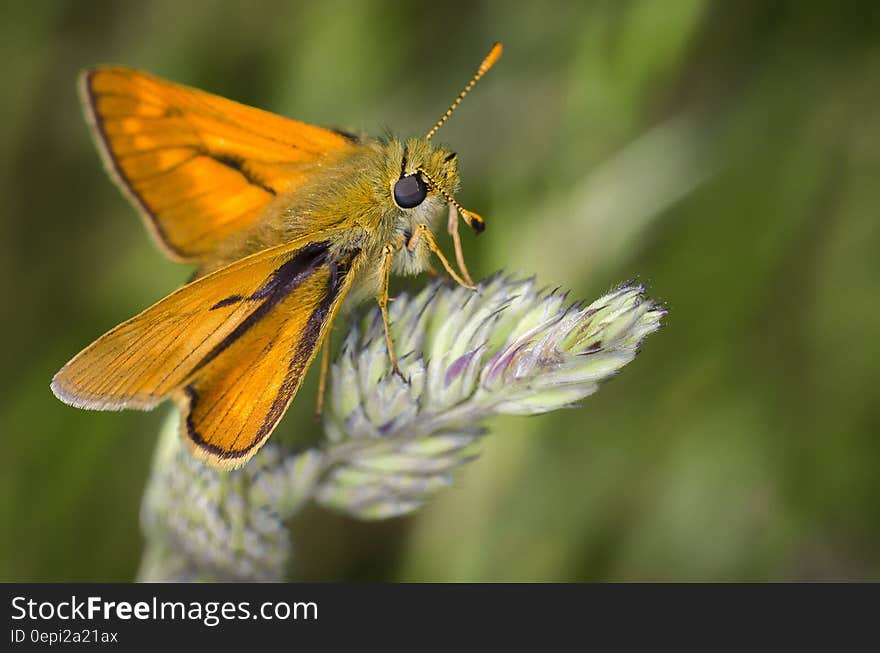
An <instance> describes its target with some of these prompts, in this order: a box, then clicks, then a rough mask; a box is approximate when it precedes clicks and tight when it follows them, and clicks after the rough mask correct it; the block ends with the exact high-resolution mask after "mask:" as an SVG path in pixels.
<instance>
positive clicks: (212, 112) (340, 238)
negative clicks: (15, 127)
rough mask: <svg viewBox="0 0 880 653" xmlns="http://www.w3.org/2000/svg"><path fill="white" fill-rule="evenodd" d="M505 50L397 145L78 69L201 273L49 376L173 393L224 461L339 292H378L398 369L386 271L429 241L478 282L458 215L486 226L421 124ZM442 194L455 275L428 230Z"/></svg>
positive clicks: (340, 297)
mask: <svg viewBox="0 0 880 653" xmlns="http://www.w3.org/2000/svg"><path fill="white" fill-rule="evenodd" d="M501 50H502V48H501V44H500V43H498V44H496V45H495V46H494V47H493V48H492V50H491V51H490V52H489V54H488V56H487V57H486V58H485V59H484V60H483V62H482V64H481V65H480V68H479V70H478V71H477V73H476V74H475V75H474V77H473V78H472V79H471V81H470V82H469V83H468V85H467V86H466V87H465V88H464V90H463V91H462V92H461V93H460V94H459V96H458V97H457V98H456V100H455V102H453V104H452V106H450V108H449V110H448V111H447V112H446V113H445V114H444V115H443V116H442V117H441V118H440V120H439V121H438V122H437V123H436V124H435V125H434V127H433V128H432V129H431V130H430V131H429V132H428V134H427V135H426V136H424V137H422V138H410V139H407V140H405V141H403V140H398V139H396V138H390V139H388V140H384V141H379V140H372V139H361V138H359V137H357V136H354V135H352V134H348V133H346V132H343V131H340V130H332V129H324V128H321V127H315V126H312V125H308V124H305V123H302V122H297V121H295V120H290V119H287V118H282V117H280V116H277V115H274V114H271V113H268V112H265V111H261V110H260V109H255V108H252V107H248V106H245V105H242V104H239V103H237V102H233V101H231V100H227V99H224V98H221V97H218V96H215V95H211V94H209V93H205V92H203V91H199V90H196V89H192V88H188V87H185V86H179V85H177V84H172V83H170V82H167V81H164V80H161V79H158V78H156V77H153V76H151V75H148V74H146V73H142V72H138V71H135V70H131V69H128V68H121V67H115V66H106V67H98V68H94V69H92V70H88V71H86V72H85V73H84V74H83V75H82V78H81V92H82V97H83V102H84V105H85V108H86V114H87V116H88V118H89V120H90V122H91V124H92V127H93V129H94V133H95V138H96V141H97V143H98V147H99V149H100V151H101V155H102V157H103V159H104V163H105V166H106V168H107V170H108V172H109V173H110V175H111V176H112V177H113V179H114V181H115V182H116V183H117V185H118V186H119V187H120V188H121V189H122V191H123V192H124V193H125V194H126V195H127V196H128V197H129V199H130V200H131V201H132V203H133V204H134V205H135V206H136V207H137V208H138V209H139V210H140V212H141V214H142V215H143V218H144V222H145V223H146V225H147V227H148V228H149V229H150V231H151V233H152V234H153V236H154V238H155V240H156V242H157V243H158V244H159V246H160V247H161V248H162V250H163V251H164V252H165V254H166V255H167V256H168V257H169V258H171V259H172V260H176V261H186V262H192V263H196V264H197V265H198V270H197V273H196V277H195V280H194V281H192V282H190V283H188V284H187V285H185V286H183V287H182V288H180V289H179V290H177V291H175V292H173V293H172V294H171V295H169V296H168V297H166V298H165V299H162V300H161V301H159V302H157V303H156V304H154V305H153V306H151V307H150V308H148V309H146V310H145V311H143V312H141V313H139V314H138V315H136V316H135V317H133V318H131V319H130V320H128V321H127V322H123V323H122V324H120V325H119V326H117V327H116V328H115V329H112V330H111V331H109V332H108V333H106V334H104V335H103V336H101V337H100V338H98V340H96V341H95V342H94V343H92V344H91V345H89V346H88V347H86V348H85V349H84V350H83V351H81V352H80V353H79V354H78V355H77V356H75V357H74V358H73V359H72V360H71V361H70V362H69V363H67V365H65V366H64V367H63V368H62V369H61V370H60V371H59V372H58V373H57V374H56V375H55V377H54V379H53V380H52V391H53V392H54V393H55V395H56V396H57V397H58V398H59V399H61V400H62V401H64V402H65V403H68V404H70V405H72V406H76V407H79V408H91V409H98V410H120V409H122V408H138V409H142V410H148V409H151V408H153V407H154V406H156V405H157V404H159V403H160V402H161V401H163V400H164V399H166V398H169V397H170V398H172V399H174V400H175V401H176V402H177V404H178V405H179V406H180V410H181V426H180V430H181V435H182V437H183V438H184V439H185V440H186V441H187V442H188V443H189V444H190V448H191V450H192V451H193V453H194V454H195V455H196V456H197V457H199V458H201V459H204V460H206V461H208V462H209V463H211V464H213V465H215V466H218V467H222V468H227V469H229V468H235V467H239V466H241V465H243V464H244V463H245V462H247V461H248V459H250V457H251V456H253V455H254V454H255V453H256V452H257V450H258V449H259V448H260V446H261V445H262V444H263V443H264V442H265V441H266V439H267V438H268V437H269V435H270V434H271V433H272V430H273V429H274V428H275V426H276V425H277V424H278V421H279V420H280V419H281V417H282V415H284V412H285V411H286V410H287V407H288V406H289V405H290V402H291V400H292V399H293V397H294V395H295V394H296V392H297V390H298V389H299V386H300V384H301V382H302V379H303V377H304V375H305V372H306V370H308V368H309V366H310V365H311V363H312V360H313V359H314V358H315V355H316V352H317V351H318V349H319V348H320V347H321V346H322V345H325V344H326V342H327V335H328V332H329V328H330V325H331V324H332V322H333V319H334V318H335V317H336V315H337V314H338V312H339V310H340V307H341V306H342V304H343V302H346V303H352V302H355V301H358V300H361V299H363V298H366V297H369V296H373V297H375V298H376V300H377V301H378V303H379V307H380V308H381V310H382V317H383V319H384V322H385V335H386V340H387V344H388V353H389V356H390V357H391V363H392V367H393V368H394V369H395V370H396V371H397V370H398V368H397V360H396V357H395V355H394V348H393V343H392V341H391V336H390V332H389V330H388V313H387V302H388V278H389V275H390V273H391V271H392V270H393V271H395V272H397V273H402V274H415V273H418V272H421V271H423V270H425V269H426V268H428V267H429V259H430V256H431V254H434V255H436V256H437V257H438V258H439V260H440V262H441V263H442V264H443V266H444V268H445V269H446V270H447V272H449V274H450V275H451V276H452V277H453V279H455V280H456V281H457V282H458V283H460V284H462V285H465V286H469V287H472V286H473V282H472V281H471V278H470V275H469V274H468V271H467V268H466V267H465V265H464V259H463V256H462V252H461V242H460V240H459V237H458V230H457V225H458V216H459V215H461V217H462V218H463V219H464V220H465V222H466V223H467V224H469V225H470V226H471V227H473V228H474V229H475V230H477V231H478V232H479V231H482V229H483V225H484V223H483V219H482V218H481V217H480V216H478V215H477V214H475V213H473V212H469V211H465V210H464V209H463V208H462V207H461V206H460V205H459V204H458V202H456V200H455V198H454V197H453V193H454V192H455V191H456V190H457V188H458V184H459V175H458V168H457V165H456V155H455V153H453V152H450V151H449V150H447V149H445V148H443V147H438V146H435V145H433V144H432V143H431V137H432V136H433V135H434V134H435V133H436V131H437V130H438V129H439V128H440V126H441V125H442V124H443V123H444V122H445V121H446V120H447V119H448V118H449V116H450V114H451V113H452V112H453V111H454V109H455V108H456V107H457V106H458V104H459V103H460V102H461V100H462V99H463V98H464V96H465V95H466V94H467V93H468V92H469V91H470V89H471V88H472V87H473V86H474V84H476V82H477V81H478V80H479V79H480V77H482V76H483V74H485V73H486V71H488V70H489V68H491V67H492V65H493V64H494V63H495V61H496V60H497V59H498V57H499V56H501ZM444 206H447V207H448V208H449V222H448V228H449V231H450V233H451V234H452V236H453V242H454V245H455V255H456V261H457V263H458V267H459V270H460V272H461V274H459V273H457V272H456V271H455V269H454V268H453V267H452V265H451V264H450V263H449V261H447V259H446V258H445V257H444V256H443V254H442V252H441V251H440V249H439V248H438V247H437V243H436V241H435V239H434V235H433V227H434V224H435V222H436V220H437V217H438V213H439V210H440V209H441V208H442V207H444ZM324 351H325V356H324V364H323V365H322V370H321V371H322V374H321V381H320V384H319V397H321V396H323V387H324V382H325V376H326V370H327V365H326V361H327V360H328V359H327V356H326V347H324ZM320 401H321V399H320V398H319V406H320Z"/></svg>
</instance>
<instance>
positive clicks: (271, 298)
mask: <svg viewBox="0 0 880 653" xmlns="http://www.w3.org/2000/svg"><path fill="white" fill-rule="evenodd" d="M356 257H357V253H352V254H347V255H346V256H344V257H338V256H335V255H334V254H333V253H332V251H331V249H330V244H329V242H326V241H324V242H316V241H310V242H305V241H297V242H294V243H291V244H288V245H283V246H280V247H275V248H272V249H268V250H264V251H262V252H259V253H257V254H254V255H252V256H249V257H247V258H245V259H242V260H241V261H238V262H236V263H233V264H232V265H229V266H227V267H225V268H222V269H221V270H218V271H217V272H214V273H212V274H209V275H207V276H205V277H202V278H201V279H198V280H197V281H194V282H193V283H190V284H188V285H186V286H184V287H183V288H181V289H179V290H178V291H176V292H174V293H172V294H171V295H169V296H168V297H166V298H165V299H163V300H161V301H160V302H158V303H156V304H154V305H153V306H151V307H150V308H148V309H146V310H145V311H143V312H142V313H140V314H139V315H137V316H135V317H133V318H132V319H130V320H128V321H127V322H124V323H123V324H121V325H119V326H118V327H116V328H115V329H113V330H111V331H109V332H108V333H106V334H105V335H103V336H102V337H101V338H99V339H98V340H97V341H95V342H94V343H93V344H92V345H90V346H89V347H87V348H86V349H85V350H83V351H82V352H81V353H80V354H78V355H77V356H76V357H74V358H73V360H71V361H70V362H69V363H68V364H67V365H65V366H64V367H63V368H62V369H61V370H60V371H59V372H58V374H56V375H55V378H54V379H53V381H52V390H53V391H54V393H55V395H56V396H57V397H58V398H59V399H61V400H62V401H64V402H66V403H68V404H71V405H74V406H77V407H80V408H95V409H104V410H118V409H122V408H141V409H149V408H152V407H153V406H155V405H156V404H158V403H159V402H160V401H162V400H163V399H165V398H167V397H169V396H170V397H173V398H174V399H175V401H177V403H178V404H179V405H180V406H181V414H182V424H181V432H182V434H183V435H184V437H185V438H186V439H187V441H188V442H189V444H190V445H191V447H192V448H193V450H194V452H195V453H196V455H197V456H199V457H200V458H203V459H206V460H208V461H209V462H211V463H212V464H215V465H218V466H221V467H227V468H230V467H236V466H239V465H242V464H244V463H245V462H246V461H247V460H248V459H249V458H250V457H251V456H252V455H253V454H254V453H255V452H256V451H257V449H259V447H260V445H262V444H263V442H265V440H266V438H268V437H269V434H270V433H271V432H272V430H273V429H274V428H275V425H276V424H277V423H278V421H279V420H280V419H281V416H282V415H283V414H284V412H285V410H286V409H287V406H288V405H289V404H290V401H291V400H292V399H293V397H294V395H295V394H296V391H297V390H298V389H299V386H300V383H301V382H302V379H303V377H304V375H305V372H306V370H307V369H308V367H309V365H310V364H311V361H312V359H313V358H314V355H315V353H316V351H317V348H318V346H319V345H320V344H321V342H322V341H323V338H324V337H325V336H326V334H327V330H328V327H329V325H330V324H331V323H332V320H333V318H334V317H335V315H336V313H337V311H338V309H339V306H340V304H341V302H342V300H343V298H344V297H345V295H346V293H347V292H348V289H349V288H350V286H351V284H352V282H353V279H354V275H353V274H351V275H350V274H349V270H350V269H351V267H352V265H353V264H354V263H355V261H356Z"/></svg>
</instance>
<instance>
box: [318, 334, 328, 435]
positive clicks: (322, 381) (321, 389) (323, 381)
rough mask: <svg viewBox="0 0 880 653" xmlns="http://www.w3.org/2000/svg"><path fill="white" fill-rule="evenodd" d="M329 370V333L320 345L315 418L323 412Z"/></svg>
mask: <svg viewBox="0 0 880 653" xmlns="http://www.w3.org/2000/svg"><path fill="white" fill-rule="evenodd" d="M329 371H330V334H329V333H328V334H327V335H326V336H324V344H323V345H321V376H319V377H318V400H317V402H316V403H315V419H318V418H320V417H321V415H322V414H323V412H324V393H325V392H326V390H327V373H328V372H329Z"/></svg>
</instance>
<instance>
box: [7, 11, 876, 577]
mask: <svg viewBox="0 0 880 653" xmlns="http://www.w3.org/2000/svg"><path fill="white" fill-rule="evenodd" d="M877 14H878V11H877V9H876V6H875V5H874V4H872V3H867V2H864V3H859V2H846V1H844V2H838V3H834V4H833V5H831V6H829V5H828V3H823V2H818V1H816V2H785V1H780V2H772V3H767V2H761V1H759V0H751V1H749V2H740V3H731V2H720V1H718V2H709V1H703V0H673V1H671V2H667V1H664V0H633V1H631V2H613V1H610V0H608V1H599V0H597V1H593V2H562V1H555V2H541V3H531V4H527V3H509V2H501V1H500V0H485V1H483V2H460V1H453V2H447V3H442V4H440V5H438V4H437V3H430V4H429V3H425V4H421V3H405V4H403V3H396V2H390V1H388V0H385V1H383V0H370V1H364V2H343V1H342V0H326V1H324V2H312V3H299V2H285V1H280V0H278V1H268V0H266V1H260V2H248V3H234V2H225V1H219V0H216V1H206V2H199V3H181V2H179V1H177V2H172V1H170V0H161V1H156V2H133V1H126V2H110V1H109V0H107V1H103V2H89V3H85V2H74V1H73V0H67V1H56V2H49V1H47V2H39V3H38V2H34V3H5V4H4V5H3V6H2V8H0V70H2V71H3V73H4V95H3V102H0V198H2V202H0V206H2V213H0V279H3V281H4V284H3V294H4V304H5V307H6V308H5V310H4V311H3V319H2V335H3V343H4V345H3V352H4V355H3V357H2V359H0V370H2V376H0V389H2V394H0V433H2V437H3V455H2V456H0V580H127V579H131V578H132V577H133V575H134V573H135V570H136V568H137V564H138V561H139V556H140V552H141V539H140V534H139V531H138V522H137V520H138V509H139V501H140V496H141V493H142V491H143V486H144V482H145V479H146V476H147V473H148V471H149V464H150V457H151V454H152V449H153V446H154V444H155V437H156V433H157V431H158V428H159V426H160V423H161V420H162V413H163V411H161V410H159V411H155V412H154V413H138V412H122V413H94V412H84V411H76V410H74V409H72V408H70V407H67V406H64V405H63V404H61V403H60V402H58V401H57V400H55V398H54V397H53V396H52V395H51V393H50V391H49V380H50V378H51V376H52V374H53V373H54V372H55V371H56V370H57V368H59V367H60V366H61V365H62V364H63V363H64V362H65V361H66V360H67V359H68V358H69V357H70V356H71V355H73V354H74V353H76V352H77V351H78V350H79V349H80V348H81V347H83V346H84V345H86V344H88V343H89V342H91V341H92V340H93V339H94V338H95V337H96V336H98V335H100V333H102V332H103V331H105V330H106V329H108V328H110V327H112V326H114V325H115V324H116V323H118V322H120V321H122V320H123V319H125V318H127V317H129V316H130V315H132V314H133V313H135V312H136V311H138V310H140V309H141V308H143V307H145V306H147V305H148V304H150V303H152V302H153V301H155V300H156V299H158V298H160V297H162V296H163V295H165V294H166V293H167V292H168V291H170V290H171V289H173V288H174V287H176V285H178V284H180V283H181V282H183V281H184V280H185V279H186V278H187V276H188V274H189V270H187V269H186V268H185V267H183V266H177V265H175V264H172V263H169V262H167V261H166V260H164V259H163V258H162V256H161V255H160V254H159V253H158V252H157V251H156V249H155V248H154V247H153V245H152V243H151V242H150V240H149V238H148V237H147V235H146V233H145V231H144V230H143V228H142V227H141V225H140V224H139V222H138V218H137V216H136V214H135V211H134V209H132V208H131V207H130V206H128V205H127V204H126V202H125V200H124V199H123V198H122V196H121V195H120V194H119V193H118V192H117V191H116V190H115V189H114V188H113V187H112V185H111V182H110V181H109V179H108V178H107V176H106V175H105V174H104V173H103V171H102V170H101V167H100V163H99V160H98V157H97V154H96V153H95V151H94V148H93V146H92V144H91V142H90V140H89V135H88V132H87V129H86V126H85V123H84V121H83V119H82V114H81V111H80V108H79V105H78V100H77V96H76V92H75V80H76V76H77V74H78V72H79V70H80V69H82V68H83V67H86V66H88V65H93V64H96V63H121V64H126V65H130V66H135V67H139V68H142V69H145V70H148V71H150V72H152V73H155V74H158V75H160V76H163V77H166V78H169V79H172V80H175V81H179V82H183V83H187V84H190V85H193V86H196V87H199V88H203V89H205V90H209V91H212V92H215V93H219V94H221V95H225V96H227V97H231V98H233V99H237V100H240V101H243V102H246V103H249V104H253V105H257V106H260V107H263V108H266V109H269V110H272V111H274V112H276V113H281V114H284V115H290V116H293V117H296V118H299V119H301V120H306V121H309V122H315V123H318V124H329V125H338V126H342V127H345V128H348V129H354V130H356V131H361V130H363V131H366V132H368V133H371V134H374V135H379V134H381V133H382V131H383V130H384V129H385V128H386V127H388V128H391V129H393V130H394V131H396V132H398V133H400V134H403V135H409V134H421V133H424V132H425V131H426V130H427V129H428V128H429V127H430V125H431V124H433V122H434V120H436V118H437V117H438V116H439V115H440V114H441V113H442V111H443V110H444V109H445V108H446V105H447V104H448V102H449V101H450V100H451V99H452V98H453V97H454V95H455V93H457V92H458V90H459V88H460V87H461V85H462V84H463V83H464V82H465V81H466V80H467V77H468V76H469V75H470V74H471V72H472V70H473V68H474V67H475V66H476V64H477V63H478V62H479V60H480V58H481V57H482V56H483V55H484V54H485V52H486V50H487V49H488V47H489V45H490V44H491V43H492V42H493V41H495V40H499V39H500V40H503V41H504V43H505V47H506V50H505V55H504V57H503V58H502V60H501V62H500V63H499V65H498V66H497V68H496V69H495V70H493V71H492V72H491V73H490V74H489V75H488V76H487V77H486V79H485V80H484V81H483V82H482V83H481V85H480V86H479V87H478V88H477V89H476V91H475V92H474V94H473V96H472V97H470V98H468V100H467V101H466V102H465V103H464V104H463V105H462V107H461V108H460V109H459V111H458V112H457V113H456V115H455V116H454V117H453V119H452V120H450V122H449V124H448V125H447V126H445V127H444V128H443V130H442V131H441V132H440V133H439V134H438V137H437V138H438V139H440V140H442V141H444V142H446V143H448V144H450V146H451V147H452V148H453V149H455V150H456V151H458V153H459V162H460V166H461V169H462V176H463V188H462V191H461V193H460V194H459V199H460V200H461V202H462V204H463V205H464V206H466V207H471V208H473V209H474V210H476V211H478V212H479V213H481V214H483V215H484V216H485V217H486V219H487V223H488V228H487V230H486V233H485V234H484V235H482V236H481V237H480V238H475V237H474V236H473V235H471V234H465V235H464V246H465V249H466V253H467V255H468V260H469V266H470V268H471V272H472V273H473V274H474V276H485V275H487V274H490V273H492V272H494V271H496V270H498V269H501V268H503V269H506V270H509V271H511V272H516V273H526V274H533V273H534V274H537V275H538V278H539V279H540V280H541V281H542V282H544V283H546V284H547V285H548V286H556V285H560V286H563V287H566V288H571V289H572V290H573V292H574V295H575V296H577V297H583V298H592V297H595V296H598V295H599V294H601V293H602V292H603V291H604V290H606V289H607V288H608V287H610V286H612V285H614V284H616V283H617V282H619V281H623V280H626V279H628V278H631V277H635V276H639V277H640V278H641V279H642V280H643V281H646V282H647V283H648V285H649V292H650V293H651V294H652V295H653V296H655V297H657V298H659V299H662V300H665V301H666V302H667V305H668V307H669V309H670V314H669V316H668V320H667V323H668V328H667V329H665V330H663V331H662V332H661V333H660V334H658V335H656V336H653V337H652V338H650V339H649V340H648V342H647V343H646V346H645V351H644V353H643V355H642V356H641V357H639V358H638V359H637V360H636V361H635V363H633V364H632V365H631V366H629V367H627V368H626V369H625V370H624V372H623V373H622V374H621V375H620V377H619V378H618V379H616V380H614V381H613V382H612V383H610V384H608V385H606V386H605V387H603V388H602V389H601V390H600V392H599V393H598V394H596V395H595V396H594V397H591V398H589V399H588V400H587V401H586V402H585V404H584V405H583V406H582V407H581V408H578V409H575V410H570V411H563V412H561V413H555V414H551V415H546V416H541V417H537V418H528V419H527V418H505V419H499V420H497V421H496V422H495V423H494V424H492V436H491V437H490V438H487V439H486V441H485V447H484V450H483V455H482V457H481V458H480V459H479V460H478V461H476V462H475V463H474V464H472V465H471V466H470V467H469V468H468V469H466V470H465V471H464V472H463V473H462V474H461V475H460V477H459V480H458V483H457V485H456V486H455V487H454V488H452V489H450V490H447V491H445V492H444V493H442V494H440V495H439V496H438V497H437V498H436V500H434V501H433V502H432V503H431V504H430V505H429V506H428V507H427V508H426V509H425V510H424V511H422V512H421V513H420V514H418V515H417V516H415V517H412V518H408V519H401V520H393V521H389V522H385V523H371V524H362V523H358V522H355V521H352V520H349V519H347V518H344V517H341V516H337V515H333V514H330V513H327V512H324V511H321V510H318V509H311V510H309V511H307V512H306V513H305V514H304V515H303V516H302V518H301V519H300V520H298V522H297V523H296V524H295V525H294V534H295V538H296V543H297V553H298V565H297V570H296V571H297V577H299V578H303V579H308V580H325V579H328V580H463V581H468V580H474V581H481V580H654V579H669V580H697V579H711V580H743V579H750V580H763V579H774V580H778V579H873V580H877V579H878V578H880V512H878V506H880V474H878V472H877V469H878V466H880V465H878V463H880V402H878V401H877V399H878V392H880V390H878V388H880V344H878V343H877V341H876V336H877V334H878V333H880V304H878V302H877V297H878V294H880V293H878V283H880V255H878V252H880V214H878V205H880V184H878V179H880V91H878V89H880V86H878V84H877V81H876V80H877V79H880V46H878V40H877V34H878V28H880V21H878V15H877ZM444 242H445V245H446V246H447V247H448V241H444ZM415 283H416V285H418V284H419V283H421V281H418V280H417V281H416V282H415ZM400 287H403V285H401V286H400ZM343 328H344V327H343V326H342V325H340V326H339V327H337V330H339V329H343ZM314 381H315V379H314V378H310V379H309V381H308V383H309V387H307V388H306V389H305V390H304V392H303V395H302V396H301V397H300V398H299V399H298V401H297V402H296V405H295V406H294V408H293V409H292V410H291V412H290V413H289V414H288V416H287V417H286V418H285V420H284V422H283V423H282V427H281V429H282V431H283V432H284V434H287V435H288V436H289V437H294V436H295V435H296V434H297V433H295V432H298V431H304V430H308V431H313V430H314V429H315V428H316V426H315V424H314V422H313V421H312V420H311V418H310V414H311V411H312V402H313V397H314V388H313V386H314Z"/></svg>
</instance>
